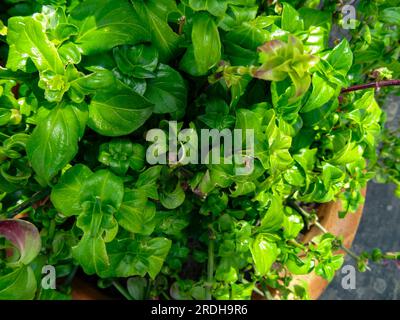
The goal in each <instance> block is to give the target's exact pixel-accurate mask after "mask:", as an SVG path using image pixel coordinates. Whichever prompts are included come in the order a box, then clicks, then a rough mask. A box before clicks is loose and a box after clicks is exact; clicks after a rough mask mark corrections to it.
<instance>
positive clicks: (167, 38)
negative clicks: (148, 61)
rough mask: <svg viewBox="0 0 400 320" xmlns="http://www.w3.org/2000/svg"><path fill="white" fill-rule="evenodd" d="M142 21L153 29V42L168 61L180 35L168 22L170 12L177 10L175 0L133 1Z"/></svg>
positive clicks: (175, 48)
mask: <svg viewBox="0 0 400 320" xmlns="http://www.w3.org/2000/svg"><path fill="white" fill-rule="evenodd" d="M132 5H133V7H134V9H135V10H136V12H137V14H138V15H139V17H140V21H141V22H142V24H143V25H144V26H147V28H148V30H151V31H152V32H151V35H150V37H151V42H152V44H153V45H154V46H155V47H156V48H157V50H158V52H159V54H160V60H161V61H162V62H164V63H165V62H168V61H169V60H171V58H172V57H173V56H174V54H175V52H176V50H177V49H178V45H179V42H180V37H179V36H178V35H177V34H176V33H175V32H174V31H173V30H172V29H171V27H170V26H169V25H168V23H167V19H168V16H169V14H171V13H173V12H177V11H178V9H177V8H176V2H175V1H174V0H164V1H159V0H147V1H146V2H144V1H132Z"/></svg>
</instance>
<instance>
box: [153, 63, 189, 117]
mask: <svg viewBox="0 0 400 320" xmlns="http://www.w3.org/2000/svg"><path fill="white" fill-rule="evenodd" d="M145 97H146V98H147V99H148V100H149V101H150V102H152V103H153V104H154V112H155V113H161V114H164V113H174V112H176V113H178V114H179V115H182V114H183V113H184V112H185V109H186V103H187V88H186V83H185V82H184V80H183V78H182V76H181V75H180V74H179V72H177V71H176V70H174V69H173V68H171V67H170V66H167V65H165V64H160V65H159V67H158V68H157V70H156V71H155V77H154V78H153V79H150V80H149V81H148V86H147V90H146V93H145Z"/></svg>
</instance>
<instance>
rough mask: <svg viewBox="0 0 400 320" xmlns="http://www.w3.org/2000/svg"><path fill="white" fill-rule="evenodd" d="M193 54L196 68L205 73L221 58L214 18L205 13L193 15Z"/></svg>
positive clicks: (219, 41)
mask: <svg viewBox="0 0 400 320" xmlns="http://www.w3.org/2000/svg"><path fill="white" fill-rule="evenodd" d="M192 41H193V54H194V58H195V61H196V64H197V69H198V71H199V72H200V73H201V74H206V73H207V72H208V70H210V69H211V68H212V67H214V66H215V65H216V64H217V63H218V62H219V61H220V59H221V40H220V37H219V32H218V28H217V25H216V23H215V21H214V19H213V18H212V17H211V16H210V15H208V14H205V13H199V14H197V15H196V16H195V17H194V20H193V29H192Z"/></svg>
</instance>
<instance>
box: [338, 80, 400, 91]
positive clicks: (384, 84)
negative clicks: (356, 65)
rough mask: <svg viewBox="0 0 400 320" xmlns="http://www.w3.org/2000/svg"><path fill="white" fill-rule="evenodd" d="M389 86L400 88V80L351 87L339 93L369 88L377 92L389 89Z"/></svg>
mask: <svg viewBox="0 0 400 320" xmlns="http://www.w3.org/2000/svg"><path fill="white" fill-rule="evenodd" d="M391 86H400V80H386V81H378V82H372V83H367V84H359V85H356V86H352V87H349V88H346V89H343V90H342V91H341V93H342V94H343V93H348V92H353V91H359V90H365V89H370V88H376V89H377V90H379V89H380V88H383V87H391Z"/></svg>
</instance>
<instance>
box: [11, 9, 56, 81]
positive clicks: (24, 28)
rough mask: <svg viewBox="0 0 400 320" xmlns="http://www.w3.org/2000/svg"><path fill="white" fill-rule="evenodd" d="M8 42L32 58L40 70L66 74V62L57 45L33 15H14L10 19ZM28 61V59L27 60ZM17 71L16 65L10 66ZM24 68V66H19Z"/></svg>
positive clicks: (20, 53) (23, 54)
mask: <svg viewBox="0 0 400 320" xmlns="http://www.w3.org/2000/svg"><path fill="white" fill-rule="evenodd" d="M7 42H8V43H9V44H12V45H13V46H14V50H15V51H14V52H10V55H11V54H17V53H18V54H19V55H20V56H23V57H29V58H30V59H32V61H33V63H34V64H35V66H36V68H37V69H38V70H39V71H52V72H54V73H55V74H64V64H63V62H62V61H61V58H60V56H59V55H58V52H57V49H56V47H55V45H54V44H53V43H52V42H50V40H49V39H48V38H47V35H46V33H45V30H44V28H43V25H42V24H41V23H40V22H39V21H37V20H35V19H34V18H32V17H12V18H10V19H9V21H8V35H7ZM25 62H26V61H25ZM8 67H9V68H10V69H11V70H12V71H16V68H15V67H14V66H8ZM19 69H20V70H23V69H22V68H19Z"/></svg>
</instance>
